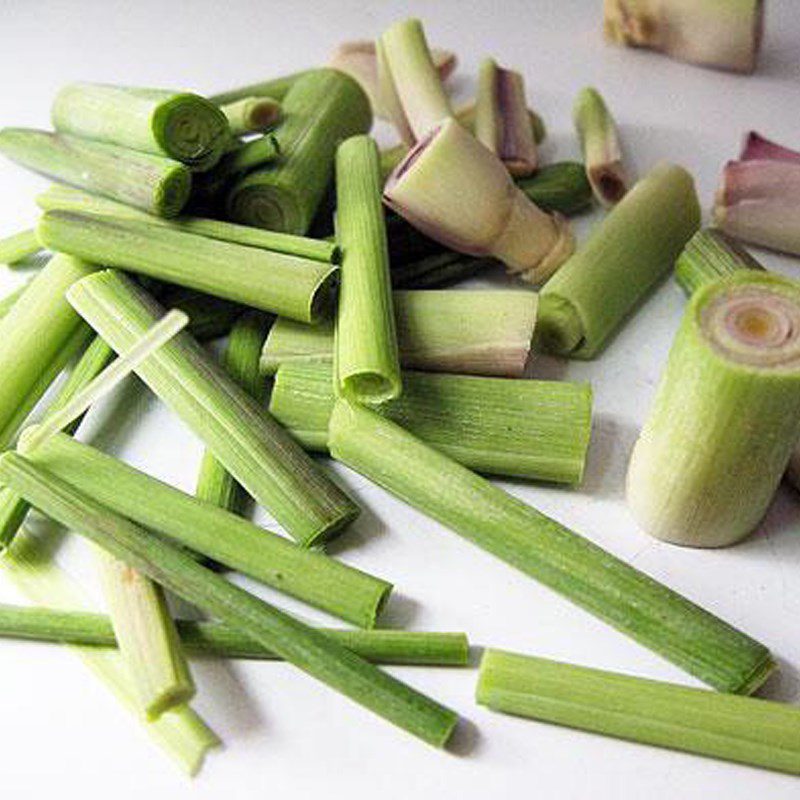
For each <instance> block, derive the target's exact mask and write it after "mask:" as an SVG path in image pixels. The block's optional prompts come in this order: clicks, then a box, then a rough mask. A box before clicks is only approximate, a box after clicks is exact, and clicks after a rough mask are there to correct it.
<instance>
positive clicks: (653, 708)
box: [475, 650, 800, 775]
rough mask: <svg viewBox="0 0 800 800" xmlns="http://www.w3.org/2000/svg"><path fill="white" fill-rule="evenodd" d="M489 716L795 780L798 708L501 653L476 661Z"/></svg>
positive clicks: (799, 754)
mask: <svg viewBox="0 0 800 800" xmlns="http://www.w3.org/2000/svg"><path fill="white" fill-rule="evenodd" d="M475 696H476V700H477V701H478V703H480V704H481V705H485V706H488V707H489V708H491V709H493V710H494V711H502V712H505V713H507V714H513V715H514V716H518V717H530V718H531V719H537V720H542V721H543V722H553V723H555V724H557V725H565V726H567V727H569V728H578V729H580V730H585V731H592V732H594V733H600V734H603V735H605V736H614V737H617V738H619V739H627V740H629V741H632V742H641V743H642V744H652V745H656V746H657V747H668V748H670V749H673V750H683V751H685V752H688V753H697V754H699V755H704V756H711V757H712V758H720V759H723V760H725V761H735V762H738V763H740V764H751V765H752V766H755V767H766V768H767V769H774V770H778V771H780V772H789V773H791V774H793V775H800V744H798V743H799V742H800V710H798V709H797V708H795V707H793V706H789V705H786V704H784V703H776V702H770V701H768V700H759V699H758V698H752V697H735V696H732V695H729V694H718V693H716V692H709V691H707V690H704V689H694V688H690V687H688V686H677V685H675V684H671V683H664V682H662V681H654V680H647V679H645V678H635V677H633V676H631V675H621V674H619V673H615V672H606V671H604V670H599V669H590V668H589V667H579V666H576V665H574V664H564V663H560V662H558V661H550V660H548V659H544V658H535V657H533V656H523V655H518V654H516V653H508V652H505V651H502V650H487V651H486V652H485V653H484V655H483V660H482V661H481V668H480V675H479V677H478V686H477V689H476V693H475Z"/></svg>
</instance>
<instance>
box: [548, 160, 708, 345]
mask: <svg viewBox="0 0 800 800" xmlns="http://www.w3.org/2000/svg"><path fill="white" fill-rule="evenodd" d="M699 226H700V205H699V202H698V200H697V194H696V192H695V188H694V181H693V180H692V176H691V175H689V173H688V172H686V170H684V169H683V168H681V167H678V166H675V165H674V164H661V165H660V166H657V167H656V168H655V169H653V170H652V171H651V172H650V173H649V174H648V175H646V176H645V177H644V178H642V180H640V181H639V182H638V183H637V184H636V185H635V186H634V187H633V189H632V190H631V191H630V192H628V194H626V195H625V197H624V198H623V200H622V201H621V202H620V203H619V204H618V205H617V206H615V207H614V209H613V210H612V211H611V213H610V214H609V215H608V216H607V217H606V218H605V219H603V220H602V222H600V223H599V224H598V225H597V226H596V227H595V229H594V230H593V231H592V234H591V235H590V237H589V239H588V241H587V242H586V243H585V244H584V245H583V246H582V247H581V248H580V249H579V250H578V252H577V253H575V255H574V256H573V257H572V258H571V259H570V260H569V261H568V262H567V263H566V264H565V265H564V267H563V268H562V269H560V270H559V271H558V273H557V274H556V275H554V276H553V277H552V278H551V279H550V280H549V281H548V282H547V283H546V284H545V286H544V288H543V289H542V291H541V293H540V295H539V300H540V303H539V306H540V307H539V324H538V328H537V334H538V338H539V341H540V343H541V345H542V346H543V347H544V349H546V350H548V351H550V352H552V353H557V354H559V355H565V356H569V357H570V358H594V357H595V356H596V355H597V354H598V353H599V352H600V351H601V350H602V349H603V347H605V345H606V344H607V342H608V340H609V339H610V338H611V337H612V336H613V334H614V333H615V332H616V331H617V329H618V328H619V326H620V325H622V323H623V322H624V321H625V319H626V317H628V315H629V314H631V313H632V312H633V311H634V309H635V308H636V306H637V305H639V303H641V302H642V300H643V299H644V298H645V297H646V296H647V295H648V294H649V292H651V291H652V290H653V288H654V287H655V286H656V284H657V283H658V281H659V280H660V279H661V278H662V277H663V276H664V275H665V274H666V273H667V272H668V271H669V270H670V269H671V268H672V266H673V264H674V263H675V259H676V258H677V257H678V254H679V253H680V252H681V250H682V249H683V247H684V245H685V244H686V242H687V241H688V240H689V239H690V238H691V236H692V234H694V232H695V231H696V230H697V229H698V227H699Z"/></svg>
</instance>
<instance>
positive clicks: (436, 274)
mask: <svg viewBox="0 0 800 800" xmlns="http://www.w3.org/2000/svg"><path fill="white" fill-rule="evenodd" d="M496 266H498V262H497V261H495V260H494V259H493V258H473V257H472V256H464V255H461V253H454V252H452V251H445V252H443V253H435V254H433V255H430V256H426V257H424V258H421V259H419V260H418V261H410V262H408V263H405V264H400V265H399V266H397V267H392V268H391V271H390V277H391V279H392V286H393V287H394V288H395V289H441V288H443V287H446V286H451V285H452V284H454V283H459V282H460V281H463V280H466V279H467V278H471V277H472V276H473V275H477V274H478V273H479V272H482V271H483V270H485V269H488V268H489V267H496Z"/></svg>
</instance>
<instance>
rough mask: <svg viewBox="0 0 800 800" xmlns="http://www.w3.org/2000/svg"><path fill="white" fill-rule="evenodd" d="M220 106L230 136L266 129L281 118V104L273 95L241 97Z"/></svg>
mask: <svg viewBox="0 0 800 800" xmlns="http://www.w3.org/2000/svg"><path fill="white" fill-rule="evenodd" d="M220 108H221V110H222V113H223V114H224V115H225V116H226V117H227V119H228V125H229V126H230V131H231V135H232V136H244V135H245V134H248V133H261V132H263V131H268V130H269V129H270V128H272V127H274V126H275V125H277V124H278V121H279V120H280V118H281V104H280V102H279V101H278V100H276V99H275V98H274V97H243V98H242V99H241V100H235V101H234V102H233V103H228V104H226V105H223V106H221V107H220Z"/></svg>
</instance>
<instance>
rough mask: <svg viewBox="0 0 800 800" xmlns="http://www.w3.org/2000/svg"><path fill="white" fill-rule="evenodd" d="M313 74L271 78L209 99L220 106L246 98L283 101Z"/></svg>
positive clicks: (310, 71) (305, 72) (304, 73)
mask: <svg viewBox="0 0 800 800" xmlns="http://www.w3.org/2000/svg"><path fill="white" fill-rule="evenodd" d="M312 72H314V70H312V69H304V70H300V71H299V72H292V73H291V74H289V75H283V76H281V77H280V78H270V79H269V80H268V81H259V82H258V83H249V84H247V85H246V86H239V87H237V88H235V89H230V90H228V91H227V92H218V93H217V94H212V95H210V96H209V98H208V99H209V100H211V102H212V103H216V104H217V105H220V106H224V105H227V104H228V103H235V102H236V101H237V100H243V99H244V98H245V97H272V98H274V99H275V100H278V101H282V100H283V98H284V97H286V95H287V94H288V93H289V90H290V89H291V88H292V86H294V85H295V84H296V83H297V82H298V81H299V80H300V78H304V77H305V76H306V75H308V74H309V73H312Z"/></svg>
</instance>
